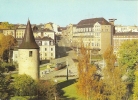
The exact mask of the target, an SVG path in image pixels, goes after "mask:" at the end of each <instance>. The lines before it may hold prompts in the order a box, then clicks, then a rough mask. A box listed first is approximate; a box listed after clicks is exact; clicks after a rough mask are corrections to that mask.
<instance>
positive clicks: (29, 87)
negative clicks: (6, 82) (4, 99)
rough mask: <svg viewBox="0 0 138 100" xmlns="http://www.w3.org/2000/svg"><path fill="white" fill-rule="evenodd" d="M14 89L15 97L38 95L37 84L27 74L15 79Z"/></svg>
mask: <svg viewBox="0 0 138 100" xmlns="http://www.w3.org/2000/svg"><path fill="white" fill-rule="evenodd" d="M13 88H14V93H15V94H14V95H15V96H36V95H37V82H36V81H35V80H34V79H32V78H31V77H30V76H28V75H26V74H24V75H18V76H17V77H15V80H14V82H13Z"/></svg>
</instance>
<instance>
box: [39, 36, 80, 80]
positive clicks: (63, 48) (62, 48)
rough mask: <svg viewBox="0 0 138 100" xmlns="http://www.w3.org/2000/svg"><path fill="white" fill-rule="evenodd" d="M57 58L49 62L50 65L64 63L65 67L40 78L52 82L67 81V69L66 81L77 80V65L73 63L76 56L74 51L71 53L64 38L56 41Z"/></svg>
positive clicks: (68, 44)
mask: <svg viewBox="0 0 138 100" xmlns="http://www.w3.org/2000/svg"><path fill="white" fill-rule="evenodd" d="M56 50H57V51H56V52H57V57H58V58H56V59H54V60H51V61H50V63H54V64H57V63H61V62H66V65H67V66H66V67H65V68H63V69H61V70H57V71H55V70H54V71H52V72H50V73H47V74H45V75H43V77H41V78H42V79H44V80H48V79H53V80H62V79H67V68H68V76H69V77H68V79H73V78H77V75H78V74H77V64H76V63H75V62H74V61H73V59H77V55H76V53H75V51H73V50H72V49H71V47H70V43H69V41H68V40H67V38H66V37H65V36H63V37H61V39H60V40H59V41H58V46H57V48H56Z"/></svg>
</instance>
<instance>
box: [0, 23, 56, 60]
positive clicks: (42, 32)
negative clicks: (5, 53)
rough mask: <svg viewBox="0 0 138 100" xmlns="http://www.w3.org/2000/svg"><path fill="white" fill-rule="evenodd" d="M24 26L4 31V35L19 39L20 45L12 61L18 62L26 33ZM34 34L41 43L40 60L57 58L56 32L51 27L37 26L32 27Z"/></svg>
mask: <svg viewBox="0 0 138 100" xmlns="http://www.w3.org/2000/svg"><path fill="white" fill-rule="evenodd" d="M25 29H26V28H24V27H20V28H17V29H15V30H14V29H4V30H2V33H3V34H4V35H12V36H13V37H15V38H16V40H17V41H18V46H17V47H15V49H14V51H13V53H12V54H13V56H12V61H14V62H18V47H19V45H20V44H21V43H22V40H23V37H24V34H25ZM31 29H33V35H34V37H35V41H36V43H37V44H38V45H39V47H40V49H39V53H40V60H50V59H55V58H56V48H55V32H54V31H52V30H49V29H38V28H37V26H34V27H32V28H31Z"/></svg>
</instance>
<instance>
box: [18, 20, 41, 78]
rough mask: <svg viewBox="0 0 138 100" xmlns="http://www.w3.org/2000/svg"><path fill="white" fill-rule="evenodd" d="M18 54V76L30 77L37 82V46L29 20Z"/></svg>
mask: <svg viewBox="0 0 138 100" xmlns="http://www.w3.org/2000/svg"><path fill="white" fill-rule="evenodd" d="M18 53H19V59H18V62H19V74H26V75H30V76H31V77H32V78H33V79H35V80H37V79H38V78H39V60H40V59H39V46H38V45H37V43H36V42H35V39H34V36H33V31H32V28H31V24H30V21H29V20H28V22H27V26H26V30H25V34H24V38H23V41H22V43H21V45H20V46H19V49H18Z"/></svg>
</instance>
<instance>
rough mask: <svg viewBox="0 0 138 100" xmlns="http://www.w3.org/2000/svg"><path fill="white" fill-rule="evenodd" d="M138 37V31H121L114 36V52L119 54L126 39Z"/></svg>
mask: <svg viewBox="0 0 138 100" xmlns="http://www.w3.org/2000/svg"><path fill="white" fill-rule="evenodd" d="M133 39H138V32H120V33H115V34H114V36H113V49H114V54H117V52H118V50H119V47H120V46H121V44H122V43H123V42H124V41H128V40H133Z"/></svg>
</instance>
